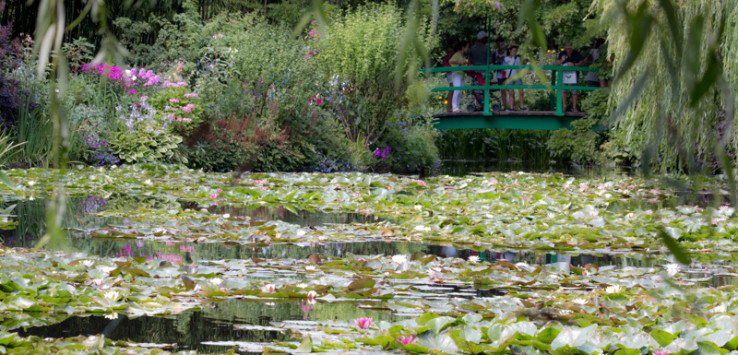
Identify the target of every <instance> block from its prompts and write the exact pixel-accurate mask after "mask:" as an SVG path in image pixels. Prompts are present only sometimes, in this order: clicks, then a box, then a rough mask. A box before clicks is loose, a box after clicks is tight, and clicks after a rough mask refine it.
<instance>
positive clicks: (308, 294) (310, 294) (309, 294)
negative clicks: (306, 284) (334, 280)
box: [307, 290, 318, 301]
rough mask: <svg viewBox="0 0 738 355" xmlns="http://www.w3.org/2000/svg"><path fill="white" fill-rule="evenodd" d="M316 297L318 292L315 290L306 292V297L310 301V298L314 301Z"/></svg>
mask: <svg viewBox="0 0 738 355" xmlns="http://www.w3.org/2000/svg"><path fill="white" fill-rule="evenodd" d="M316 298H318V293H317V292H315V291H313V290H310V292H308V293H307V299H308V301H310V300H313V301H314V300H315V299H316Z"/></svg>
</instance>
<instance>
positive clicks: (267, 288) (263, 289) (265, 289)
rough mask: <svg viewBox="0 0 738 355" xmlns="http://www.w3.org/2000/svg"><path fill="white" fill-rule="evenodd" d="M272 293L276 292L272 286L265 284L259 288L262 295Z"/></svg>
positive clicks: (275, 288) (275, 287)
mask: <svg viewBox="0 0 738 355" xmlns="http://www.w3.org/2000/svg"><path fill="white" fill-rule="evenodd" d="M274 291H277V286H275V285H274V284H266V285H264V286H262V287H261V292H264V293H272V292H274Z"/></svg>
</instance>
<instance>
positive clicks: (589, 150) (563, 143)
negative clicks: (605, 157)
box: [548, 118, 599, 164]
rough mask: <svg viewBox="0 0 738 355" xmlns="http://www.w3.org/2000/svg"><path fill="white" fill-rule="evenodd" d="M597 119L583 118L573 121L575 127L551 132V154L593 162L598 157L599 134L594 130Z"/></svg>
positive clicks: (579, 161) (549, 144)
mask: <svg viewBox="0 0 738 355" xmlns="http://www.w3.org/2000/svg"><path fill="white" fill-rule="evenodd" d="M595 124H597V121H596V120H594V119H591V118H583V119H579V120H576V121H574V122H572V126H573V127H574V129H572V130H568V129H561V130H558V131H555V132H553V133H552V134H551V137H550V138H549V140H548V149H549V150H550V151H551V156H554V157H557V158H562V159H571V160H572V161H574V162H576V163H579V164H585V163H592V162H594V161H595V159H596V158H597V140H598V138H599V135H598V134H597V133H595V132H594V131H592V127H593V126H594V125H595Z"/></svg>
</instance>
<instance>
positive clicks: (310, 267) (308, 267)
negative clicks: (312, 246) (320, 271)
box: [305, 265, 317, 271]
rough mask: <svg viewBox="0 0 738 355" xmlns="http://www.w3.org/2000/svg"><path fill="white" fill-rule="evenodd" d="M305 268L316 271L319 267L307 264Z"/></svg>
mask: <svg viewBox="0 0 738 355" xmlns="http://www.w3.org/2000/svg"><path fill="white" fill-rule="evenodd" d="M305 270H307V271H315V270H317V268H316V267H315V265H306V266H305Z"/></svg>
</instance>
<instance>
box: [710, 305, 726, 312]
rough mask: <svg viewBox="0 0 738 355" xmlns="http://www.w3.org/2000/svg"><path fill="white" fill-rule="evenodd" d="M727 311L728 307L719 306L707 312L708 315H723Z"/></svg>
mask: <svg viewBox="0 0 738 355" xmlns="http://www.w3.org/2000/svg"><path fill="white" fill-rule="evenodd" d="M727 311H728V307H726V306H725V305H724V304H721V305H719V306H716V307H715V308H713V309H711V310H710V311H709V312H710V313H725V312H727Z"/></svg>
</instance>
